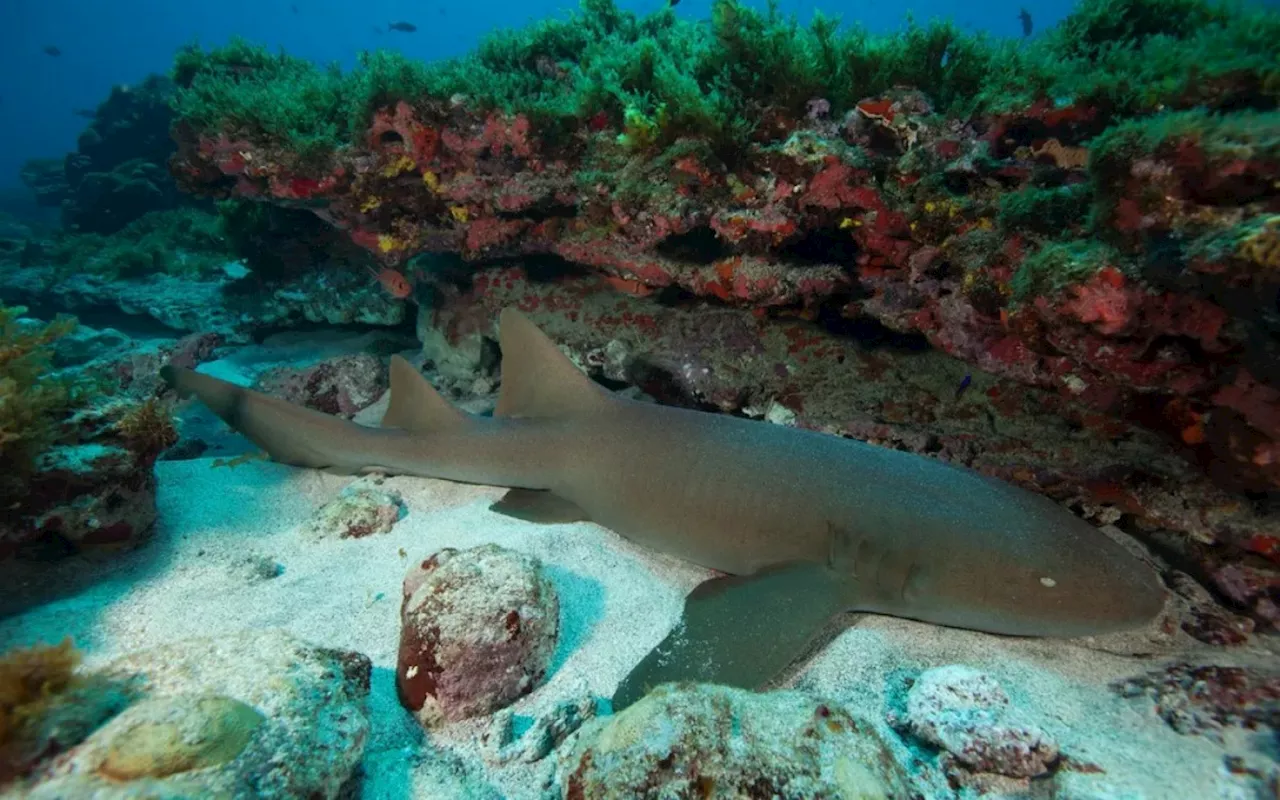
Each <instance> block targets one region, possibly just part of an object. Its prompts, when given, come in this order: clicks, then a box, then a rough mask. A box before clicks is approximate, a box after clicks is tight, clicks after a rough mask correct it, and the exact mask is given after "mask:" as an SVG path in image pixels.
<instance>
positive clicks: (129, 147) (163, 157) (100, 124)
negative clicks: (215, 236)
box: [22, 75, 182, 234]
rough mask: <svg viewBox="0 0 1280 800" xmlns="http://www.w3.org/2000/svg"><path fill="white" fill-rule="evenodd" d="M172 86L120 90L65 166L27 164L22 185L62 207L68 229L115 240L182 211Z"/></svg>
mask: <svg viewBox="0 0 1280 800" xmlns="http://www.w3.org/2000/svg"><path fill="white" fill-rule="evenodd" d="M172 92H173V84H172V83H171V82H170V80H169V79H168V78H165V77H163V76H159V75H151V76H149V77H147V78H146V79H145V80H144V81H143V82H142V83H141V84H139V85H137V86H116V87H114V88H113V89H112V90H111V94H110V96H108V97H107V99H106V100H104V101H103V102H102V104H101V105H99V106H98V108H97V111H96V113H95V115H94V118H93V121H92V122H91V123H90V124H89V127H87V128H86V129H85V130H84V131H83V132H82V133H81V134H80V138H79V141H78V143H77V148H76V152H74V153H68V154H67V156H66V158H64V159H63V160H62V163H61V164H58V163H57V162H55V161H53V160H51V159H37V160H35V161H29V162H27V164H26V165H25V166H24V167H23V170H22V179H23V181H24V182H25V183H26V184H27V185H28V186H29V187H31V189H32V190H33V191H34V192H35V193H36V197H37V198H38V199H39V201H40V202H41V204H43V205H58V206H61V207H62V219H63V224H64V225H65V226H66V227H67V228H68V229H70V230H74V231H80V232H83V233H98V234H111V233H115V232H116V231H118V230H120V229H121V228H123V227H124V226H126V225H128V224H129V223H130V222H133V221H134V220H136V219H137V218H139V217H141V216H142V215H143V214H146V213H148V212H151V211H161V210H166V209H171V208H174V207H176V206H177V205H178V204H179V203H180V202H181V201H182V197H181V195H180V194H179V193H178V191H177V189H176V187H175V186H174V183H173V180H172V179H171V178H170V177H169V173H168V170H167V169H166V166H165V164H166V161H167V160H168V158H169V156H170V154H171V153H172V152H173V150H174V143H173V140H172V139H171V138H170V137H169V126H170V125H171V123H172V118H173V115H172V112H171V111H170V107H169V103H170V100H171V97H172Z"/></svg>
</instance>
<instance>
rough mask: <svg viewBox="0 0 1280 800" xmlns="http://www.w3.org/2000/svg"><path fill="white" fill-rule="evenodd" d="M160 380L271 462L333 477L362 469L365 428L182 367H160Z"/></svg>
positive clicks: (364, 464)
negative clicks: (333, 473) (193, 398)
mask: <svg viewBox="0 0 1280 800" xmlns="http://www.w3.org/2000/svg"><path fill="white" fill-rule="evenodd" d="M160 376H161V377H162V378H164V380H165V382H166V383H168V384H169V385H170V386H171V387H173V388H174V389H175V390H177V392H178V394H179V395H181V396H183V397H188V396H190V395H195V396H196V397H197V398H199V399H200V401H201V402H202V403H204V404H205V405H206V406H208V407H209V410H211V411H212V412H213V413H215V414H217V415H218V416H219V417H221V418H222V420H223V421H224V422H226V423H227V424H228V425H230V426H231V427H232V428H233V429H235V430H236V431H237V432H239V433H240V434H242V435H243V436H244V437H245V438H246V439H248V440H249V441H251V442H253V443H254V444H256V445H257V446H258V447H261V448H262V449H263V450H265V451H267V455H269V456H270V457H271V460H272V461H278V462H280V463H282V464H292V465H294V466H299V467H315V468H321V469H323V468H328V469H332V470H334V471H338V472H357V471H359V470H361V469H362V468H364V467H366V466H368V464H366V463H365V459H364V458H363V457H362V456H361V453H362V451H364V450H365V449H366V448H364V447H363V446H362V445H363V444H364V442H365V437H366V436H367V435H368V434H367V432H368V429H367V428H364V427H363V426H361V425H357V424H356V423H354V422H348V421H347V420H344V419H340V418H338V417H334V416H330V415H329V414H325V413H322V412H320V411H315V410H313V409H310V408H306V407H304V406H299V405H294V404H293V403H289V402H286V401H284V400H280V399H279V398H275V397H271V396H269V395H265V394H263V393H262V392H256V391H254V390H252V389H246V388H245V387H243V386H237V385H235V384H234V383H228V382H227V381H224V380H220V379H218V378H215V377H213V376H211V375H202V374H200V373H198V372H195V371H193V370H190V369H185V368H182V367H175V366H173V365H166V366H164V367H162V368H161V369H160Z"/></svg>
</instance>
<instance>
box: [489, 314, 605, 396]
mask: <svg viewBox="0 0 1280 800" xmlns="http://www.w3.org/2000/svg"><path fill="white" fill-rule="evenodd" d="M499 326H500V330H499V334H498V339H499V344H500V345H501V347H502V389H501V390H500V391H499V393H498V407H497V408H496V409H495V410H494V412H493V413H494V415H495V416H500V417H560V416H566V415H570V414H582V413H590V412H591V411H595V410H598V409H600V408H603V407H604V406H605V405H606V404H607V403H609V402H610V400H611V399H612V396H611V395H610V393H609V391H608V390H607V389H605V388H604V387H602V386H599V385H597V384H596V383H595V382H594V381H592V380H591V379H590V378H588V377H587V376H586V375H584V374H583V373H582V371H581V370H579V369H578V368H577V367H576V366H574V364H573V362H572V361H570V360H569V359H568V358H566V357H565V355H564V353H561V352H560V348H558V347H556V343H555V342H553V341H551V339H549V338H548V337H547V335H546V334H545V333H543V332H542V331H540V330H538V326H537V325H534V324H533V322H531V321H530V320H529V318H528V317H526V316H525V315H524V314H521V313H520V312H519V311H516V310H515V309H514V308H506V309H503V311H502V316H501V317H500V318H499Z"/></svg>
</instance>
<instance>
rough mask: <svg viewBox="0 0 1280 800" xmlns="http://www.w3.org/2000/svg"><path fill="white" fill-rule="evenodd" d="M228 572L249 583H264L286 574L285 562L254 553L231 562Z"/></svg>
mask: <svg viewBox="0 0 1280 800" xmlns="http://www.w3.org/2000/svg"><path fill="white" fill-rule="evenodd" d="M227 572H228V573H230V574H231V575H233V576H235V577H236V578H238V579H240V580H242V581H244V582H245V583H247V584H250V585H252V584H255V583H263V582H265V581H269V580H271V579H273V578H278V577H280V576H281V575H283V574H284V564H281V563H280V562H279V561H276V560H275V559H274V558H268V557H267V556H264V555H258V554H252V555H247V556H243V557H241V558H238V559H236V560H235V561H233V562H231V564H230V565H229V566H228V567H227Z"/></svg>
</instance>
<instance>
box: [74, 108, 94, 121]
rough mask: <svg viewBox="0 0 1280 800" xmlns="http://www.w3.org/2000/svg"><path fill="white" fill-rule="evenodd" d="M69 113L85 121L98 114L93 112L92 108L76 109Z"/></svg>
mask: <svg viewBox="0 0 1280 800" xmlns="http://www.w3.org/2000/svg"><path fill="white" fill-rule="evenodd" d="M71 113H72V114H75V115H76V116H77V117H84V118H85V119H93V118H94V117H97V116H98V112H97V111H94V110H93V109H92V108H77V109H76V110H74V111H72V112H71Z"/></svg>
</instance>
